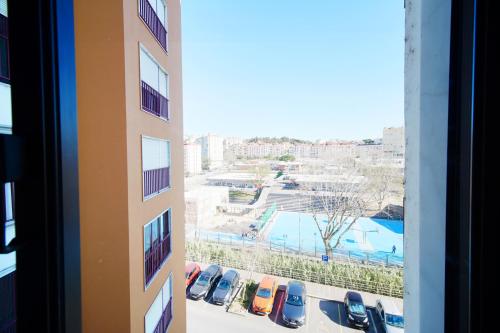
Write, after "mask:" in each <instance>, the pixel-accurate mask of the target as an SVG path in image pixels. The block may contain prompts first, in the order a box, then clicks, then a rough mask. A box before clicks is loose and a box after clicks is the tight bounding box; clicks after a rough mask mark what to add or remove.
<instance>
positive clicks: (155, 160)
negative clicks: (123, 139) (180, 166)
mask: <svg viewBox="0 0 500 333" xmlns="http://www.w3.org/2000/svg"><path fill="white" fill-rule="evenodd" d="M142 171H143V172H142V175H143V179H142V181H143V198H144V199H149V198H151V197H153V196H155V195H157V194H159V193H161V192H163V191H166V190H167V189H169V188H170V141H168V140H163V139H157V138H151V137H146V136H143V137H142Z"/></svg>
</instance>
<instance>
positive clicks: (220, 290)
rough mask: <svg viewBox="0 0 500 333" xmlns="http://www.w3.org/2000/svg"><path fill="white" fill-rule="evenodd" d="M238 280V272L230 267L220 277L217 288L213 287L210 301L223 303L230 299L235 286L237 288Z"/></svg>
mask: <svg viewBox="0 0 500 333" xmlns="http://www.w3.org/2000/svg"><path fill="white" fill-rule="evenodd" d="M239 282H240V273H238V272H237V271H235V270H233V269H231V270H229V271H227V272H226V273H224V276H223V277H222V279H220V281H219V284H217V288H215V290H214V293H213V296H212V301H213V302H214V303H215V304H221V305H222V304H225V303H226V302H228V301H229V300H230V299H231V296H232V295H233V293H234V291H235V290H236V288H238V283H239Z"/></svg>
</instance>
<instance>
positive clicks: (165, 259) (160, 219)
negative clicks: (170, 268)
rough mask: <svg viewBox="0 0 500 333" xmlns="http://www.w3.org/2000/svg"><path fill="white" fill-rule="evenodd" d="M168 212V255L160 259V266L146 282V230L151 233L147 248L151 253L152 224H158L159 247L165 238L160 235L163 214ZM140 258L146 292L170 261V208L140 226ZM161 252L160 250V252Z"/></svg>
mask: <svg viewBox="0 0 500 333" xmlns="http://www.w3.org/2000/svg"><path fill="white" fill-rule="evenodd" d="M167 212H168V221H167V223H168V225H169V226H170V228H169V231H170V232H169V235H170V251H169V253H168V254H167V256H166V257H165V258H164V259H163V260H161V258H160V264H159V266H158V268H157V269H156V271H155V272H154V273H153V275H151V278H150V279H149V281H147V278H146V247H145V244H146V229H147V228H148V227H151V231H150V232H149V234H150V235H149V241H150V246H149V250H150V251H151V250H152V248H153V242H152V240H153V231H152V230H153V223H155V222H158V221H160V222H159V223H158V240H159V245H158V246H160V247H161V245H162V242H163V241H164V239H165V238H163V235H162V232H161V224H162V222H163V221H164V219H165V218H164V215H165V213H167ZM142 242H143V243H142V244H143V246H142V251H143V253H142V256H143V260H142V261H143V265H142V266H143V272H144V274H143V278H144V291H146V290H147V289H148V288H149V286H150V285H151V284H152V283H153V281H154V280H155V279H156V276H157V275H158V273H159V272H160V271H161V270H162V268H163V266H164V265H165V264H166V263H167V262H168V260H169V259H170V257H171V256H172V253H173V251H172V207H169V208H167V209H165V210H164V211H162V212H161V213H160V214H158V215H156V216H155V217H154V218H153V219H151V220H150V221H149V222H148V223H146V224H144V225H143V226H142ZM160 251H161V250H160Z"/></svg>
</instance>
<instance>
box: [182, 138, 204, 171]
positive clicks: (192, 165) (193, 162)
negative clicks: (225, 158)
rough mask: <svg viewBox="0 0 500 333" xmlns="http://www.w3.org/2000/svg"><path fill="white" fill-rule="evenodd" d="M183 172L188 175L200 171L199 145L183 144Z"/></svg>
mask: <svg viewBox="0 0 500 333" xmlns="http://www.w3.org/2000/svg"><path fill="white" fill-rule="evenodd" d="M184 173H185V174H186V175H188V176H192V175H197V174H200V173H201V145H199V144H197V143H185V144H184Z"/></svg>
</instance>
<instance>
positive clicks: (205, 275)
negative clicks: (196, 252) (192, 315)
mask: <svg viewBox="0 0 500 333" xmlns="http://www.w3.org/2000/svg"><path fill="white" fill-rule="evenodd" d="M221 276H222V267H220V266H219V265H210V266H208V268H207V269H206V270H204V271H203V272H201V274H200V276H199V277H198V279H197V280H196V282H195V283H194V284H193V285H192V286H191V289H189V297H191V298H192V299H195V300H198V299H200V298H202V297H205V296H206V295H207V294H208V292H209V291H210V289H211V288H212V286H213V285H214V283H215V282H216V281H217V280H218V279H219V278H220V277H221Z"/></svg>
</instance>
